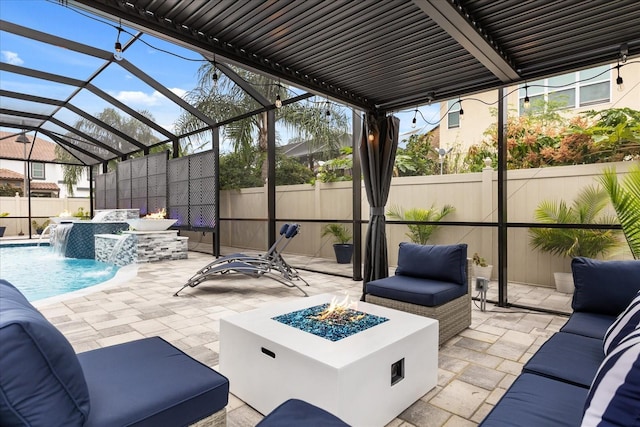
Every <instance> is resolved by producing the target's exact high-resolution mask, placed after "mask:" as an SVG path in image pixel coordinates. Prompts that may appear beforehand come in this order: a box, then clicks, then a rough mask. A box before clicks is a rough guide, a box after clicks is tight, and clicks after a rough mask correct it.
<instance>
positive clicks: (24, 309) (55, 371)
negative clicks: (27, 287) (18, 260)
mask: <svg viewBox="0 0 640 427" xmlns="http://www.w3.org/2000/svg"><path fill="white" fill-rule="evenodd" d="M89 412H90V408H89V391H88V389H87V384H86V382H85V378H84V375H83V372H82V368H81V367H80V364H79V363H78V358H77V357H76V354H75V352H74V350H73V348H72V347H71V344H69V341H67V339H66V338H65V337H64V336H63V335H62V333H60V331H58V330H57V329H56V328H55V327H54V326H53V325H52V324H51V323H49V321H47V320H46V319H45V318H44V316H42V314H40V312H39V311H38V310H36V308H35V307H33V306H32V305H31V304H30V303H29V302H28V301H27V299H26V298H25V297H24V296H23V295H22V294H21V293H20V291H19V290H18V289H16V288H15V287H14V286H13V285H11V284H10V283H9V282H7V281H6V280H0V424H1V425H2V426H3V427H6V426H25V425H29V426H82V425H83V424H84V423H85V421H86V420H87V419H88V417H89Z"/></svg>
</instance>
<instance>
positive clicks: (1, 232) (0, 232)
mask: <svg viewBox="0 0 640 427" xmlns="http://www.w3.org/2000/svg"><path fill="white" fill-rule="evenodd" d="M6 228H7V227H4V226H3V227H0V237H2V236H4V230H6Z"/></svg>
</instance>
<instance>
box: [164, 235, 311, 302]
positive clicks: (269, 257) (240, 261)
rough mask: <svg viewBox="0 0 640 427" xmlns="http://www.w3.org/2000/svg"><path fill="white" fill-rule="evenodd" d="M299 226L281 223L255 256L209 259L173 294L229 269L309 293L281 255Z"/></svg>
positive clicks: (222, 274)
mask: <svg viewBox="0 0 640 427" xmlns="http://www.w3.org/2000/svg"><path fill="white" fill-rule="evenodd" d="M299 230H300V225H299V224H284V225H283V226H282V227H281V228H280V236H279V237H278V239H277V240H276V241H275V243H274V244H273V245H271V247H270V248H269V250H268V251H267V252H265V253H264V254H263V255H257V256H256V255H247V254H243V253H235V254H231V255H226V256H223V257H220V258H218V259H216V260H215V261H212V262H211V263H209V264H207V265H206V266H205V267H203V268H201V269H200V270H198V272H196V274H194V275H193V276H191V278H190V279H189V280H188V281H187V283H185V284H184V286H182V288H180V289H179V290H178V291H177V292H176V293H175V294H173V295H174V296H178V294H179V293H180V292H181V291H182V290H183V289H184V288H186V287H187V286H189V287H192V288H193V287H196V286H198V285H199V284H200V283H202V282H205V281H208V280H213V279H215V278H217V277H221V276H225V275H227V274H230V273H240V274H244V275H247V276H251V277H256V278H257V277H263V276H264V277H268V278H270V279H273V280H275V281H277V282H279V283H282V284H283V285H285V286H287V287H289V288H298V289H299V290H300V292H302V293H303V294H304V296H309V295H308V294H307V293H306V292H305V291H304V289H302V288H301V287H300V286H298V284H297V283H295V282H294V281H297V280H299V281H301V282H302V283H304V284H305V285H306V286H309V283H307V281H306V280H304V279H303V278H302V277H300V274H299V273H298V271H297V270H296V269H295V268H293V267H292V266H291V265H289V264H288V263H287V262H286V261H285V260H284V258H283V257H282V251H284V249H285V248H286V247H287V246H288V245H289V243H291V239H293V238H294V237H295V236H296V235H297V234H298V232H299Z"/></svg>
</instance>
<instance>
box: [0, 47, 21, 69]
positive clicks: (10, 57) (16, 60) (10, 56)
mask: <svg viewBox="0 0 640 427" xmlns="http://www.w3.org/2000/svg"><path fill="white" fill-rule="evenodd" d="M0 55H2V60H3V61H4V62H7V63H9V64H11V65H22V64H24V61H23V60H22V59H21V58H20V56H19V55H18V54H17V53H15V52H11V51H10V50H3V51H0Z"/></svg>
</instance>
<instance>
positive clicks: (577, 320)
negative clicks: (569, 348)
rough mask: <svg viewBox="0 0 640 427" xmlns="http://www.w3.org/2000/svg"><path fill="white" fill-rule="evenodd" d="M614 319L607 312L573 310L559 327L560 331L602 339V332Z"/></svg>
mask: <svg viewBox="0 0 640 427" xmlns="http://www.w3.org/2000/svg"><path fill="white" fill-rule="evenodd" d="M615 320H616V317H615V316H609V315H608V314H593V313H582V312H579V311H576V312H573V314H571V317H569V320H567V323H565V324H564V326H562V328H560V332H568V333H571V334H577V335H583V336H585V337H591V338H598V339H603V338H604V334H605V333H606V332H607V329H609V327H610V326H611V324H612V323H613V322H614V321H615Z"/></svg>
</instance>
